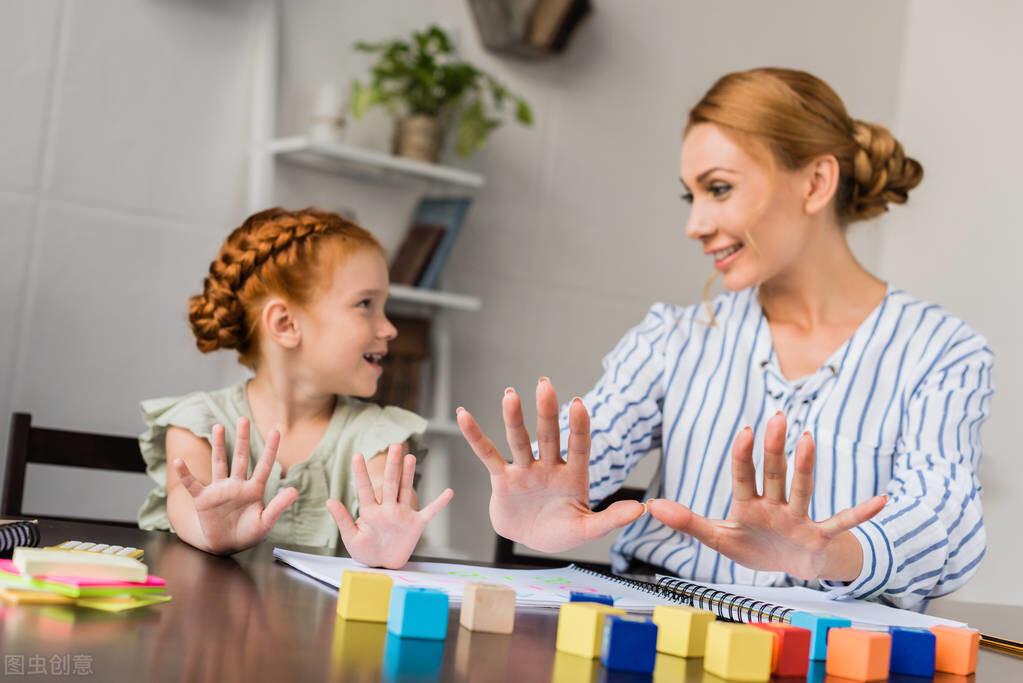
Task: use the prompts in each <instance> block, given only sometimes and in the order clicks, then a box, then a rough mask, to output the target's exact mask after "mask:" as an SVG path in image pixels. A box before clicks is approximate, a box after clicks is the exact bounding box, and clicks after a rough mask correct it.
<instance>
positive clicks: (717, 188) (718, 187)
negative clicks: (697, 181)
mask: <svg viewBox="0 0 1023 683" xmlns="http://www.w3.org/2000/svg"><path fill="white" fill-rule="evenodd" d="M731 189H732V186H731V185H729V184H727V183H714V184H713V185H711V186H710V187H709V188H707V191H708V192H710V193H711V195H713V196H714V198H715V199H721V198H722V197H724V196H725V195H726V194H728V193H729V192H730V191H731Z"/></svg>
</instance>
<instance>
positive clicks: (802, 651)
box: [750, 622, 812, 677]
mask: <svg viewBox="0 0 1023 683" xmlns="http://www.w3.org/2000/svg"><path fill="white" fill-rule="evenodd" d="M750 626H756V627H757V628H762V629H764V630H765V631H770V632H771V633H772V634H773V635H774V649H773V650H772V652H771V673H773V674H774V675H775V676H781V677H786V676H799V677H803V676H806V672H807V670H808V669H809V668H810V636H811V635H812V634H811V633H810V629H807V628H800V627H799V626H791V625H789V624H779V623H775V622H764V623H754V624H750Z"/></svg>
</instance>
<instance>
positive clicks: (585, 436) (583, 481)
mask: <svg viewBox="0 0 1023 683" xmlns="http://www.w3.org/2000/svg"><path fill="white" fill-rule="evenodd" d="M502 407H503V410H504V425H505V432H506V436H507V439H508V446H509V447H510V448H511V452H512V462H511V463H508V462H506V461H505V459H504V457H503V456H502V455H501V454H500V453H499V452H498V450H497V448H495V447H494V443H493V442H492V441H491V440H490V439H488V438H487V436H486V435H485V434H484V433H483V431H482V430H481V429H480V427H479V424H477V423H476V420H475V418H473V416H472V415H470V414H469V411H467V410H465V409H462V408H460V409H459V410H458V426H459V427H460V428H461V430H462V435H463V436H464V437H465V440H466V441H468V442H469V445H470V446H471V447H472V450H473V451H474V452H475V453H476V455H477V456H478V457H479V459H480V460H481V461H482V462H483V464H484V465H485V466H486V468H487V470H488V471H489V472H490V485H491V489H492V493H491V496H490V521H491V523H492V524H493V525H494V531H496V532H497V533H498V534H500V535H501V536H503V537H505V538H508V539H511V540H512V541H516V542H518V543H522V544H523V545H526V546H528V547H530V548H533V549H534V550H539V551H542V552H549V553H553V552H560V551H562V550H568V549H570V548H574V547H575V546H578V545H582V544H583V543H586V542H587V541H591V540H593V539H595V538H600V537H601V536H603V535H605V534H607V533H608V532H610V531H612V530H614V529H617V528H619V527H622V526H625V525H626V524H628V523H629V522H632V521H633V520H635V519H637V518H638V517H639V516H640V515H642V514H643V510H644V506H643V504H642V503H638V502H636V501H632V500H630V501H619V502H617V503H614V504H613V505H611V506H609V507H608V508H607V509H606V510H603V511H601V512H592V511H591V510H590V506H589V481H590V474H589V459H590V415H589V413H588V412H587V411H586V406H584V405H583V402H582V400H580V399H578V398H576V399H574V400H573V401H572V405H571V407H570V408H569V427H570V434H569V437H568V460H567V461H565V460H562V458H561V429H560V428H559V426H558V396H557V394H556V393H555V391H554V387H553V386H552V385H551V383H550V380H548V379H547V378H546V377H541V378H540V381H539V383H538V384H537V387H536V437H537V441H538V443H539V448H540V458H539V459H536V458H534V457H533V449H532V446H531V445H530V440H529V432H527V431H526V427H525V424H524V421H523V418H522V402H521V401H520V400H519V396H518V394H516V393H515V390H514V389H511V388H508V389H506V390H505V394H504V400H503V405H502Z"/></svg>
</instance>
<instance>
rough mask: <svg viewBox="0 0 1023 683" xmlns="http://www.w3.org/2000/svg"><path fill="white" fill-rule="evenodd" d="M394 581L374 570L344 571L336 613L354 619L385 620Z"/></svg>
mask: <svg viewBox="0 0 1023 683" xmlns="http://www.w3.org/2000/svg"><path fill="white" fill-rule="evenodd" d="M393 585H394V581H392V580H391V577H389V576H387V575H385V574H377V573H375V572H344V573H342V574H341V588H340V592H339V595H338V600H337V613H338V614H339V615H340V616H341V617H342V618H344V619H352V620H354V621H378V622H385V621H387V611H388V609H389V606H390V601H391V587H392V586H393Z"/></svg>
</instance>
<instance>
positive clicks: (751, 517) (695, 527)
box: [649, 412, 887, 581]
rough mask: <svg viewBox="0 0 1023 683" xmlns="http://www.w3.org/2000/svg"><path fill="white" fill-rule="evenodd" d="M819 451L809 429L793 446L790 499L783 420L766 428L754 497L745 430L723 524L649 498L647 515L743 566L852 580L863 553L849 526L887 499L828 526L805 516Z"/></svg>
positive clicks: (735, 450)
mask: <svg viewBox="0 0 1023 683" xmlns="http://www.w3.org/2000/svg"><path fill="white" fill-rule="evenodd" d="M814 454H815V447H814V442H813V437H812V436H810V433H809V432H806V433H804V434H803V436H802V437H801V438H800V439H799V442H798V444H797V445H796V457H795V472H794V473H793V477H792V490H791V493H790V495H789V498H788V500H786V499H785V480H786V470H787V463H786V460H785V416H784V415H783V414H782V413H781V412H779V413H778V414H776V415H775V416H774V417H772V418H771V419H770V420H769V421H768V423H767V434H766V436H765V439H764V492H763V494H762V495H761V494H758V493H757V487H756V476H757V475H756V469H755V468H754V466H753V430H752V429H750V428H749V427H746V428H745V429H744V430H743V431H742V432H740V433H739V436H738V437H737V438H736V440H735V444H734V446H733V447H732V489H733V492H732V506H731V509H730V510H729V512H728V517H727V519H725V520H711V519H707V518H705V517H701V516H699V515H697V514H695V513H694V512H692V511H691V510H690V509H688V508H686V507H685V506H683V505H679V504H678V503H676V502H674V501H669V500H652V501H650V503H649V507H650V514H652V515H653V516H654V517H655V518H657V519H659V520H660V521H661V522H663V523H664V524H666V525H668V526H670V527H672V528H673V529H677V530H678V531H682V532H684V533H687V534H690V535H692V536H694V537H695V538H696V539H697V540H699V541H700V542H701V543H703V544H704V545H705V546H707V547H709V548H712V549H714V550H716V551H718V552H719V553H721V554H722V555H726V556H727V557H730V558H731V559H733V560H735V561H736V562H738V563H739V564H741V565H743V566H744V567H749V568H750V569H756V570H760V571H783V572H785V573H786V574H790V575H792V576H795V577H797V578H800V579H806V580H812V579H825V580H832V581H851V580H853V579H855V578H856V577H857V576H858V575H859V573H860V569H861V568H862V565H863V551H862V550H861V548H860V545H859V541H857V540H856V538H855V537H854V536H853V535H852V533H850V531H849V530H850V529H852V528H853V527H855V526H858V525H860V524H862V523H863V522H866V521H867V520H868V519H870V518H871V517H873V516H874V515H876V514H877V513H878V512H880V511H881V509H882V508H883V507H884V505H885V503H886V502H887V497H886V496H874V497H873V498H870V499H869V500H865V501H863V502H862V503H860V504H859V505H856V506H855V507H851V508H847V509H845V510H842V511H841V512H839V513H838V514H836V515H835V516H834V517H831V518H830V519H826V520H824V521H823V522H815V521H813V520H812V519H810V517H809V515H808V510H809V505H810V496H811V495H812V494H813V467H814Z"/></svg>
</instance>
